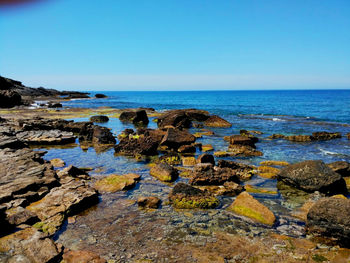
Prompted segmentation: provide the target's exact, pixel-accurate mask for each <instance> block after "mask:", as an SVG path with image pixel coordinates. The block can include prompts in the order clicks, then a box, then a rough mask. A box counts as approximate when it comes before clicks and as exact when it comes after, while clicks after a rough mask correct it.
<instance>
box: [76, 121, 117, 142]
mask: <svg viewBox="0 0 350 263" xmlns="http://www.w3.org/2000/svg"><path fill="white" fill-rule="evenodd" d="M79 141H80V142H83V143H84V142H85V143H92V144H95V145H114V144H115V143H116V140H115V138H114V136H113V134H112V133H111V131H110V130H109V129H108V128H106V127H101V126H99V125H88V126H84V127H82V129H81V131H80V133H79Z"/></svg>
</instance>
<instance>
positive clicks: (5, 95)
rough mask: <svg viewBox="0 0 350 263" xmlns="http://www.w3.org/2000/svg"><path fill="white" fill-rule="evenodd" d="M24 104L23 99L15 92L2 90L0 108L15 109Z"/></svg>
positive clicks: (0, 92) (0, 91)
mask: <svg viewBox="0 0 350 263" xmlns="http://www.w3.org/2000/svg"><path fill="white" fill-rule="evenodd" d="M21 104H22V97H21V95H19V94H18V92H16V91H13V90H0V108H13V107H15V106H19V105H21Z"/></svg>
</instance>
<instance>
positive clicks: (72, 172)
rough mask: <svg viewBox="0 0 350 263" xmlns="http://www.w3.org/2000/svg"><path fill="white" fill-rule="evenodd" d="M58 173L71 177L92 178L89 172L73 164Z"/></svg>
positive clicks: (60, 175)
mask: <svg viewBox="0 0 350 263" xmlns="http://www.w3.org/2000/svg"><path fill="white" fill-rule="evenodd" d="M57 175H58V176H59V177H63V176H71V177H75V178H80V179H85V180H89V179H90V176H89V174H88V173H87V172H85V171H84V170H82V169H79V168H77V167H75V166H73V165H69V166H68V167H66V168H64V169H63V170H62V171H59V172H58V173H57Z"/></svg>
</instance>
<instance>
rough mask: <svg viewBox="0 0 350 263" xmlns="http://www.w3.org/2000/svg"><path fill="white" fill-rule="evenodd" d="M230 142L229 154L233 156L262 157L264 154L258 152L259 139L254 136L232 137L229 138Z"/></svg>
mask: <svg viewBox="0 0 350 263" xmlns="http://www.w3.org/2000/svg"><path fill="white" fill-rule="evenodd" d="M227 140H228V141H229V142H230V145H229V152H230V153H231V156H243V157H249V156H262V155H263V154H262V152H260V151H258V150H256V147H255V143H257V142H258V138H257V137H254V136H243V135H231V136H229V137H228V138H227Z"/></svg>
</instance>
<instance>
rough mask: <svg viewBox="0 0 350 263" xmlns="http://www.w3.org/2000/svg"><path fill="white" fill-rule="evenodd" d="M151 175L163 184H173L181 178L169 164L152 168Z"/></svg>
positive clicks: (161, 164)
mask: <svg viewBox="0 0 350 263" xmlns="http://www.w3.org/2000/svg"><path fill="white" fill-rule="evenodd" d="M149 174H150V175H152V176H153V177H156V178H157V179H159V180H160V181H163V182H173V181H175V180H176V179H177V177H178V176H179V173H178V171H177V170H176V169H175V168H174V167H172V166H171V165H169V164H167V163H160V164H157V165H155V166H154V167H152V168H151V170H150V171H149Z"/></svg>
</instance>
